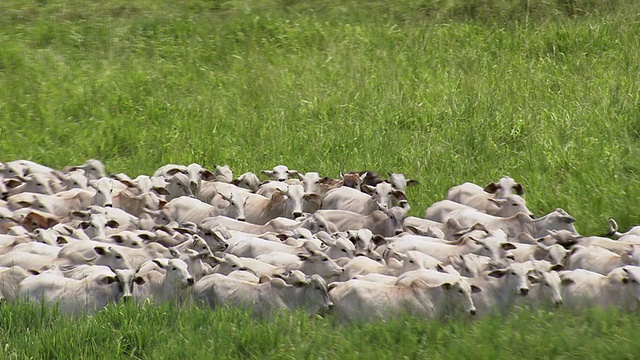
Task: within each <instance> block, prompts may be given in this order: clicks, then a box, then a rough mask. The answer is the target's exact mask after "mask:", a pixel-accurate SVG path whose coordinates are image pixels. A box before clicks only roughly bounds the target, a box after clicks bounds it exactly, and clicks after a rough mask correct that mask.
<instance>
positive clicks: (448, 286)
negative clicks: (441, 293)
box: [440, 283, 451, 290]
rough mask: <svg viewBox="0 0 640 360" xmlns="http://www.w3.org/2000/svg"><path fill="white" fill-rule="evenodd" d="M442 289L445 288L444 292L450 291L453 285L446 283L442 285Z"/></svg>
mask: <svg viewBox="0 0 640 360" xmlns="http://www.w3.org/2000/svg"><path fill="white" fill-rule="evenodd" d="M440 287H441V288H443V289H444V290H449V289H451V284H450V283H444V284H441V285H440Z"/></svg>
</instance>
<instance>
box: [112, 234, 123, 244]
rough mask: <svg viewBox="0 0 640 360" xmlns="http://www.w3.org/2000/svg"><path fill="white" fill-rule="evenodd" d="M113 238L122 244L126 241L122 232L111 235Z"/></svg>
mask: <svg viewBox="0 0 640 360" xmlns="http://www.w3.org/2000/svg"><path fill="white" fill-rule="evenodd" d="M111 238H112V239H113V240H114V241H115V242H117V243H118V244H122V243H123V242H124V238H123V237H122V235H120V234H114V235H111Z"/></svg>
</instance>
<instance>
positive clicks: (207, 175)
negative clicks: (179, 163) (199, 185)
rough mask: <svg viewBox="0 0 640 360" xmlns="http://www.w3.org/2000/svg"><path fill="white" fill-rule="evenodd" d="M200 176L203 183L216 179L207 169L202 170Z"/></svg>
mask: <svg viewBox="0 0 640 360" xmlns="http://www.w3.org/2000/svg"><path fill="white" fill-rule="evenodd" d="M201 176H202V180H204V181H212V180H215V178H216V175H215V174H214V173H213V172H212V171H211V170H208V169H204V170H203V171H202V174H201Z"/></svg>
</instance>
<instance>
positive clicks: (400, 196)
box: [393, 190, 407, 201]
mask: <svg viewBox="0 0 640 360" xmlns="http://www.w3.org/2000/svg"><path fill="white" fill-rule="evenodd" d="M393 196H394V197H395V198H396V200H398V201H407V194H405V193H404V191H402V190H394V191H393Z"/></svg>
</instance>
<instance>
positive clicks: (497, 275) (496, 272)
mask: <svg viewBox="0 0 640 360" xmlns="http://www.w3.org/2000/svg"><path fill="white" fill-rule="evenodd" d="M506 273H507V271H506V270H503V269H500V270H493V271H492V272H490V273H488V274H487V275H489V276H491V277H494V278H501V277H503V276H504V274H506Z"/></svg>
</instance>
